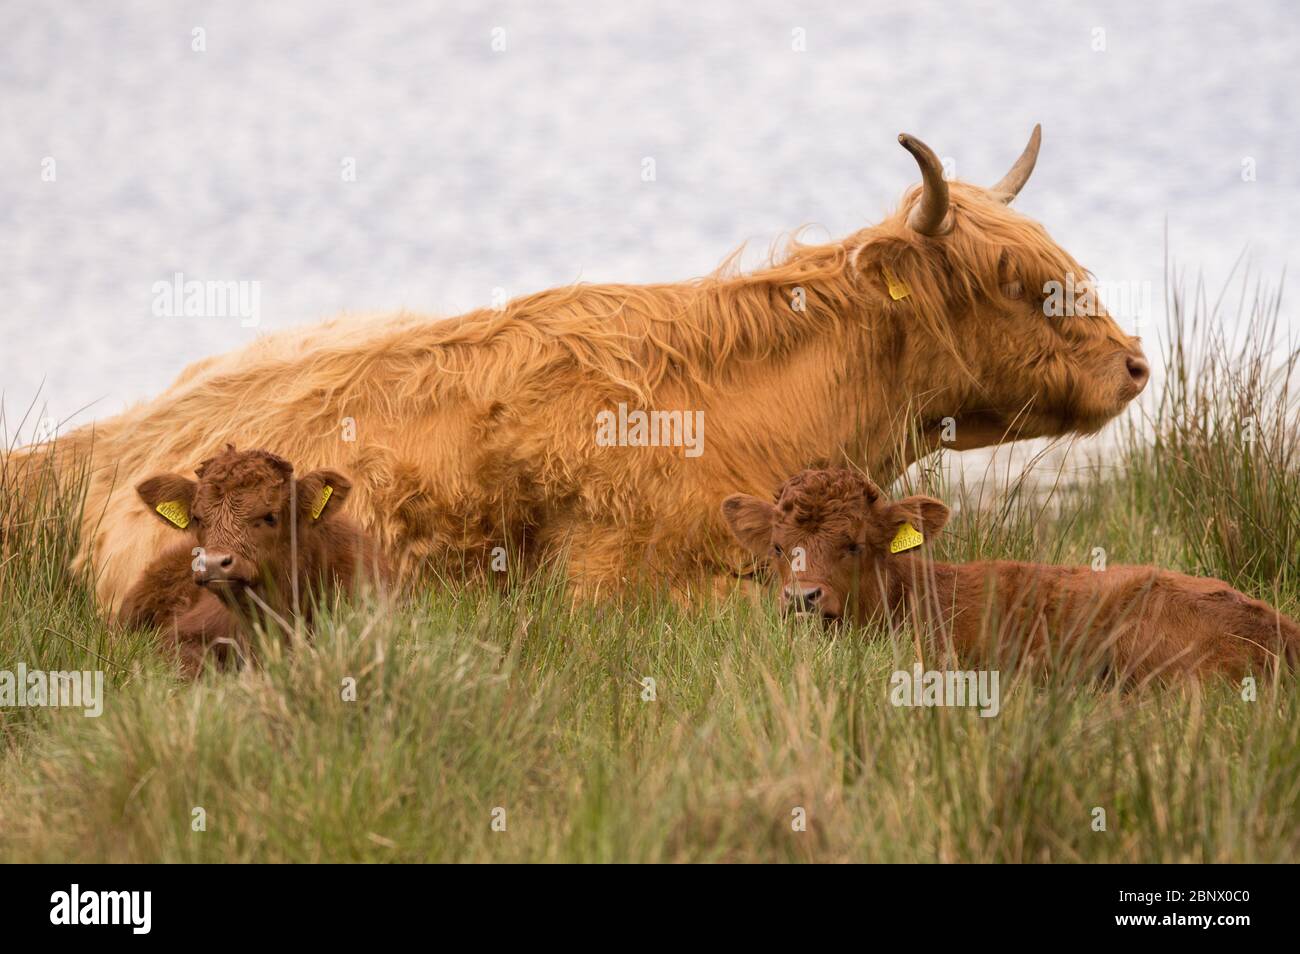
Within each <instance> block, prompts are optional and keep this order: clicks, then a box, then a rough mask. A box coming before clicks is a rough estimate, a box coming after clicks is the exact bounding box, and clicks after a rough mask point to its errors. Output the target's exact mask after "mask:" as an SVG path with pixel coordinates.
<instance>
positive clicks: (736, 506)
mask: <svg viewBox="0 0 1300 954" xmlns="http://www.w3.org/2000/svg"><path fill="white" fill-rule="evenodd" d="M722 516H723V518H724V519H725V520H726V521H727V526H728V527H730V528H731V533H732V536H734V537H735V538H736V539H737V540H739V541H740V545H741V546H743V547H744V548H745V549H746V550H748V551H749V552H750V553H752V554H753V555H754V556H760V557H761V556H767V551H768V549H769V548H771V546H772V524H773V523H774V522H775V521H776V507H774V506H772V505H771V504H770V503H768V502H767V501H766V500H762V499H761V498H759V497H751V496H750V495H749V494H732V495H731V496H730V497H728V498H727V499H726V500H724V501H722Z"/></svg>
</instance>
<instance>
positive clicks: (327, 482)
mask: <svg viewBox="0 0 1300 954" xmlns="http://www.w3.org/2000/svg"><path fill="white" fill-rule="evenodd" d="M351 489H352V481H350V480H348V479H347V478H346V477H344V476H343V475H342V474H340V473H339V472H338V471H336V470H313V471H312V472H311V473H309V474H304V475H303V476H302V477H299V478H298V489H297V494H298V512H299V513H300V514H301V515H302V516H303V517H304V518H306V519H308V520H322V519H324V518H326V517H328V516H330V515H332V514H335V513H338V512H339V510H340V509H341V508H342V506H343V501H345V500H347V499H348V492H349V491H350V490H351Z"/></svg>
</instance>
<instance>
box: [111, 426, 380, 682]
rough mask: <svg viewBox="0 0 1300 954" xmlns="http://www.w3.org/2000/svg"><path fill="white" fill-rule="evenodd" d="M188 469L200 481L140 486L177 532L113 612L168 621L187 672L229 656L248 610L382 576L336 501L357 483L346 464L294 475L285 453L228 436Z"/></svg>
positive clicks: (303, 603)
mask: <svg viewBox="0 0 1300 954" xmlns="http://www.w3.org/2000/svg"><path fill="white" fill-rule="evenodd" d="M195 474H196V476H197V477H198V480H197V481H194V480H190V479H189V478H187V477H183V476H181V475H180V474H158V475H156V476H154V477H150V478H149V479H148V480H145V481H143V482H141V483H140V484H139V485H138V486H137V487H136V492H137V493H138V494H139V495H140V499H141V500H143V501H144V503H145V505H146V506H147V507H148V508H149V509H150V510H151V511H153V512H154V513H155V514H156V515H157V516H158V518H159V519H160V520H162V521H163V522H164V523H165V524H167V525H168V526H169V527H171V528H172V529H173V530H176V531H180V532H183V533H184V539H182V540H179V541H178V542H176V543H173V544H171V545H170V546H168V547H167V548H165V549H164V550H163V551H162V552H161V553H159V554H158V556H157V557H155V558H154V560H153V561H152V562H151V563H150V564H149V566H148V568H147V569H146V570H145V572H144V575H143V576H142V577H141V578H140V579H139V580H138V581H137V582H136V583H135V585H134V586H132V587H131V589H130V591H129V592H128V593H127V596H126V599H125V601H124V602H123V604H122V609H121V612H120V614H119V618H120V619H121V620H122V621H123V622H126V623H129V624H133V625H138V626H150V625H152V626H163V627H168V628H169V631H170V636H171V640H172V642H173V644H174V645H175V647H176V650H177V652H178V654H179V656H180V659H181V664H182V668H183V669H184V670H185V672H186V673H187V674H188V675H196V674H197V673H198V671H199V670H200V669H201V668H202V665H203V661H204V659H205V657H206V656H207V655H208V654H209V653H212V654H213V655H214V656H215V657H216V658H217V659H218V660H219V661H224V660H226V659H229V658H230V656H231V653H232V651H233V650H238V651H240V652H243V653H246V652H247V649H248V643H247V638H246V631H245V630H246V627H245V626H244V625H243V623H244V621H245V620H246V619H247V611H249V610H252V609H254V608H262V609H265V610H269V611H270V612H271V613H273V614H276V615H279V616H280V617H281V618H282V619H283V618H285V617H290V616H292V615H293V614H294V612H295V610H298V611H299V612H300V614H301V615H302V616H303V617H304V618H306V619H308V620H309V619H310V615H311V611H312V607H313V606H314V604H316V603H317V602H318V601H320V600H322V599H323V598H325V597H327V596H328V595H329V594H331V593H333V592H335V591H338V590H342V591H344V592H351V591H353V590H354V589H355V588H356V587H357V586H358V585H359V584H361V583H363V582H367V581H371V582H383V581H385V580H386V579H387V575H388V573H387V569H386V567H385V565H384V563H383V561H382V559H381V558H380V557H379V555H378V553H377V550H376V548H375V546H374V545H373V543H372V542H371V541H370V539H369V538H368V537H367V535H366V534H365V533H364V532H363V531H362V530H361V528H360V526H358V525H357V523H356V522H355V521H353V520H352V519H351V518H349V517H348V516H347V515H346V514H344V513H342V507H343V502H344V501H345V500H346V499H347V496H348V491H349V490H350V489H351V486H352V485H351V483H350V482H349V481H348V479H347V478H346V477H344V476H343V475H342V474H339V473H336V472H334V471H332V470H315V471H312V472H311V473H309V474H306V475H305V476H303V477H299V478H295V477H294V476H293V466H292V465H291V464H290V463H289V462H288V461H286V460H283V459H282V458H280V457H277V456H276V455H274V454H271V453H268V452H267V451H263V450H253V451H236V450H235V448H234V446H233V445H229V444H228V445H226V450H225V451H224V452H222V453H221V454H219V455H217V456H216V457H212V458H210V459H208V460H205V461H204V462H203V463H202V464H200V465H199V467H198V468H197V469H196V471H195ZM295 556H296V560H295Z"/></svg>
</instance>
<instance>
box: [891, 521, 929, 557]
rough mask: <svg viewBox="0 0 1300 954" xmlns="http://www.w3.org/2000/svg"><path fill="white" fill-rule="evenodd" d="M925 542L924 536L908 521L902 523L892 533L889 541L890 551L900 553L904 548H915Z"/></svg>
mask: <svg viewBox="0 0 1300 954" xmlns="http://www.w3.org/2000/svg"><path fill="white" fill-rule="evenodd" d="M924 542H925V537H923V536H921V531H920V530H918V529H916V527H914V526H912V525H911V524H910V523H904V524H903V525H902V526H901V527H899V528H898V532H897V533H896V534H894V539H893V540H891V541H890V543H889V552H890V553H902V552H903V551H904V550H915V549H916V548H917V547H919V546H920V545H921V544H922V543H924Z"/></svg>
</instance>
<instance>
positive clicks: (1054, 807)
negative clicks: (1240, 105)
mask: <svg viewBox="0 0 1300 954" xmlns="http://www.w3.org/2000/svg"><path fill="white" fill-rule="evenodd" d="M1243 308H1244V310H1243V313H1242V315H1241V316H1239V317H1238V318H1236V319H1230V320H1227V321H1224V320H1221V318H1220V317H1216V315H1215V312H1214V308H1213V306H1211V305H1210V304H1209V303H1207V302H1205V301H1204V300H1203V299H1201V298H1199V297H1195V298H1193V299H1191V300H1190V301H1188V300H1186V299H1184V298H1183V297H1181V296H1178V295H1175V299H1174V307H1173V308H1172V309H1171V318H1170V332H1169V334H1167V335H1166V337H1165V340H1164V342H1163V345H1162V350H1163V352H1164V359H1165V365H1166V369H1167V371H1166V373H1167V380H1166V382H1165V383H1164V385H1163V387H1160V388H1159V391H1158V393H1157V394H1156V395H1154V396H1153V398H1152V400H1151V401H1149V402H1148V404H1147V406H1146V408H1145V409H1144V410H1143V411H1140V412H1134V414H1133V416H1132V417H1131V418H1130V420H1129V421H1128V422H1127V423H1126V424H1123V425H1120V426H1121V428H1122V429H1121V430H1120V431H1119V435H1118V436H1119V449H1118V451H1117V452H1116V453H1115V454H1113V455H1112V457H1111V458H1110V459H1108V460H1106V461H1104V462H1091V463H1085V464H1084V465H1083V466H1081V467H1080V468H1079V469H1078V470H1075V471H1070V472H1061V473H1045V474H1044V473H1041V472H1039V473H1038V478H1039V479H1037V480H1034V481H1024V482H1020V483H1018V484H1017V483H1013V484H1012V485H1011V486H1009V487H1004V488H1002V489H1001V490H999V491H998V492H996V493H993V494H990V493H988V492H987V491H985V492H984V493H983V496H982V498H981V497H980V495H979V494H978V493H977V491H976V489H975V488H968V487H965V486H961V485H955V486H947V487H943V488H941V489H942V491H943V492H944V493H945V494H946V495H947V496H948V497H949V498H950V499H952V500H954V501H955V502H957V503H958V504H959V514H958V516H957V518H956V521H955V523H954V525H953V526H952V527H951V529H950V531H949V532H948V533H946V534H945V536H944V537H943V538H941V539H940V540H939V541H938V548H939V555H941V556H943V557H946V558H949V559H973V558H986V557H992V556H1007V557H1014V558H1024V559H1041V560H1051V561H1059V562H1086V561H1088V560H1090V559H1091V556H1092V553H1093V550H1094V548H1095V547H1103V548H1105V549H1106V550H1107V554H1108V559H1109V560H1110V561H1111V562H1113V563H1118V562H1157V563H1161V564H1163V565H1166V566H1170V567H1173V568H1177V569H1183V570H1187V571H1192V572H1199V573H1204V574H1212V575H1218V576H1222V577H1223V578H1225V579H1228V580H1230V581H1232V582H1233V583H1234V584H1236V585H1238V586H1241V587H1242V588H1243V589H1245V590H1247V591H1248V592H1251V593H1252V594H1254V595H1257V596H1260V597H1263V598H1266V599H1270V600H1272V601H1274V602H1275V603H1276V604H1277V605H1279V607H1280V608H1282V609H1283V610H1284V611H1287V612H1289V613H1291V614H1292V615H1293V616H1294V615H1300V576H1298V570H1297V554H1298V553H1300V549H1298V548H1297V542H1298V541H1297V533H1300V531H1298V530H1297V527H1298V526H1300V520H1297V517H1298V516H1300V513H1298V512H1297V509H1296V508H1297V502H1298V501H1300V470H1298V464H1297V461H1298V458H1297V447H1298V446H1300V422H1298V420H1297V411H1296V406H1295V402H1294V391H1293V385H1294V380H1293V379H1294V370H1295V362H1296V353H1295V351H1293V350H1290V351H1289V350H1287V349H1286V348H1285V347H1283V348H1281V349H1279V347H1278V345H1279V341H1278V339H1277V335H1276V333H1275V325H1274V322H1275V321H1276V316H1277V303H1276V301H1275V300H1274V299H1268V298H1264V297H1260V298H1251V299H1249V300H1247V301H1246V303H1245V305H1244V306H1243ZM1233 320H1235V322H1236V324H1235V327H1237V328H1238V334H1237V336H1236V337H1235V338H1231V337H1229V336H1228V335H1226V334H1223V333H1220V331H1219V329H1220V328H1221V327H1225V326H1227V325H1229V324H1232V323H1233ZM1249 417H1253V418H1254V419H1255V425H1254V438H1255V439H1254V441H1253V442H1249V441H1247V442H1243V436H1244V434H1243V431H1244V429H1245V428H1246V424H1245V421H1246V419H1247V418H1249ZM1076 457H1077V452H1076ZM936 474H937V472H936V471H934V470H931V471H929V472H928V473H927V474H919V475H918V474H916V473H913V474H912V475H910V476H909V478H907V479H905V480H903V481H901V482H900V488H901V486H903V485H905V484H907V483H909V482H911V483H917V482H920V483H925V482H927V481H928V482H929V483H931V484H933V483H934V482H935V481H937V480H938V478H937V476H936ZM5 485H6V486H7V487H9V488H10V489H7V490H5V491H4V493H3V496H0V515H2V516H3V523H2V524H0V526H3V527H4V528H5V530H4V536H3V538H2V540H0V669H3V668H12V667H13V666H14V665H16V663H17V662H18V661H23V662H26V663H27V665H28V666H31V667H37V666H39V667H42V668H48V669H54V668H73V669H82V668H102V669H104V670H105V671H106V674H107V680H108V684H109V689H108V699H107V703H106V708H105V712H104V715H103V716H102V717H100V718H98V719H89V718H84V717H83V716H82V715H81V714H80V712H74V711H66V710H35V709H27V710H19V709H4V710H0V727H3V732H2V733H0V737H2V741H0V860H8V861H15V860H37V861H51V860H85V861H159V860H161V861H317V860H331V861H1016V862H1021V861H1026V862H1028V861H1062V862H1073V861H1150V862H1170V861H1174V862H1176V861H1291V860H1295V859H1296V858H1297V857H1300V693H1298V690H1297V687H1296V679H1295V677H1294V676H1291V675H1283V676H1282V677H1281V678H1280V679H1277V680H1265V681H1264V682H1263V683H1262V684H1261V685H1260V686H1259V690H1258V697H1257V699H1256V700H1255V701H1245V700H1244V699H1243V698H1242V693H1241V691H1240V687H1238V686H1235V685H1231V684H1226V683H1215V684H1209V685H1206V686H1195V685H1175V686H1165V687H1155V686H1153V687H1149V688H1147V689H1145V690H1142V691H1137V692H1134V691H1124V690H1120V689H1116V688H1114V687H1111V686H1104V685H1094V684H1080V683H1079V682H1078V681H1077V680H1074V679H1071V678H1066V677H1063V676H1060V675H1055V676H1054V675H1052V674H1046V675H1044V674H1041V673H1039V674H1029V673H1020V674H1014V673H1004V674H1003V680H1002V687H1001V688H1002V709H1001V712H1000V714H999V715H998V716H997V717H996V718H991V719H984V718H980V717H979V716H978V714H977V713H976V712H975V711H974V710H955V709H947V710H945V709H930V710H926V709H910V708H895V707H893V706H891V705H890V704H889V702H888V690H889V679H890V675H891V673H892V672H893V671H894V670H895V669H897V668H904V667H907V666H909V665H910V663H911V661H912V646H911V639H910V636H909V635H908V634H906V633H900V634H895V635H894V636H893V637H891V636H890V635H889V634H887V633H883V632H863V631H850V632H843V633H839V634H837V635H834V636H828V635H825V634H823V633H822V632H820V631H819V630H813V629H808V628H795V629H794V630H793V631H791V630H790V629H789V628H787V627H786V626H785V625H783V623H782V621H781V620H780V619H778V618H777V617H776V615H775V614H774V612H773V610H772V608H771V607H770V606H769V605H767V604H755V603H753V602H751V601H749V600H746V599H744V598H743V597H742V596H739V595H738V596H736V597H735V598H733V599H730V600H727V601H724V602H722V603H719V604H714V605H702V606H699V607H692V608H685V607H682V606H680V605H677V604H675V603H673V602H671V601H668V600H663V599H658V598H653V597H651V596H646V597H644V598H640V599H629V600H627V601H626V602H623V603H619V604H609V605H591V606H588V605H582V606H573V605H571V604H570V602H569V600H568V598H567V597H566V595H565V594H564V592H563V589H562V587H561V586H560V585H559V583H558V581H557V580H555V579H553V578H538V579H534V580H531V581H528V582H526V583H523V584H521V585H519V586H516V587H513V588H510V589H507V590H500V591H499V590H494V589H488V588H477V587H451V588H431V589H419V590H417V591H415V592H413V593H411V594H410V595H409V596H408V597H407V598H405V600H404V601H403V602H401V603H399V604H398V605H396V606H381V605H372V604H365V603H361V604H353V605H342V606H337V607H335V608H333V609H332V610H331V611H330V612H327V613H325V614H324V620H323V622H322V624H321V625H320V627H319V629H318V631H317V633H316V634H315V638H314V640H313V641H312V642H310V643H304V644H301V645H297V646H295V647H293V648H292V649H291V650H285V649H283V648H282V647H281V646H280V645H279V644H278V643H275V642H270V643H268V645H267V647H266V649H265V651H264V659H263V662H262V664H261V665H260V666H259V667H257V668H255V669H247V670H244V671H242V672H239V673H227V674H211V675H207V676H205V677H204V678H203V679H201V680H200V681H199V682H198V683H197V684H192V685H191V684H185V683H183V682H181V681H180V680H178V679H177V678H176V676H175V674H174V673H173V672H172V671H171V670H170V668H169V667H168V666H167V665H166V664H165V663H164V662H163V661H162V658H161V656H160V654H159V653H157V651H156V649H155V647H154V639H155V637H154V636H153V635H152V634H150V633H147V632H133V631H123V630H119V629H114V628H112V627H109V626H106V625H105V624H103V623H102V622H101V621H100V620H99V619H98V618H97V617H96V615H95V612H94V607H93V603H92V600H91V594H90V589H89V587H88V585H87V583H86V582H85V581H83V580H79V579H74V578H72V577H70V576H69V575H68V573H67V572H66V570H65V566H66V562H67V558H68V557H69V556H70V554H71V553H72V552H73V549H74V547H75V542H76V541H75V522H74V521H73V519H72V517H73V515H74V514H75V513H76V511H77V509H78V508H79V506H80V497H79V487H78V485H77V482H76V481H70V482H64V483H62V484H59V483H55V482H53V480H52V477H50V478H49V479H46V480H45V481H44V483H43V484H41V485H40V486H41V487H42V489H41V491H40V492H39V493H32V492H31V490H30V485H29V486H28V488H27V489H25V490H24V491H23V492H21V493H20V492H18V491H16V490H13V489H12V487H13V482H12V481H6V482H5ZM647 679H652V680H653V698H650V696H651V693H650V691H649V689H648V686H649V683H647V682H646V681H645V680H647ZM349 680H355V686H356V697H355V701H349V700H348V699H347V698H345V688H346V687H347V686H349V685H350V684H351V683H349ZM200 808H201V809H203V811H204V813H205V818H206V830H202V831H196V830H194V824H195V817H196V815H195V810H196V809H200ZM496 809H502V810H504V823H505V824H504V830H501V831H498V830H494V828H493V820H494V810H496ZM1097 809H1101V810H1103V811H1104V816H1105V830H1104V831H1098V830H1095V828H1096V819H1097V818H1098V815H1097ZM799 810H802V812H803V813H804V814H805V815H806V819H807V825H806V830H803V831H797V830H795V829H794V827H793V826H792V822H793V821H794V820H795V818H796V814H797V812H798V811H799ZM495 817H497V818H500V817H501V816H500V815H497V816H495Z"/></svg>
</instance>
